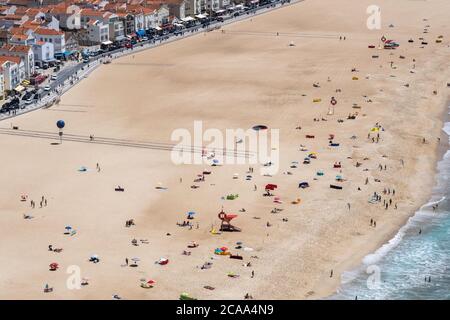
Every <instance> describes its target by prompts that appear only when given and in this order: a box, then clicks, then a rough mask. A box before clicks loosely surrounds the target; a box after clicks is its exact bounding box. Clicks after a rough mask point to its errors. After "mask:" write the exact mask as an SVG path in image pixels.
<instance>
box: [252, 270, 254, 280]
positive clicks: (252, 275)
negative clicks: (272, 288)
mask: <svg viewBox="0 0 450 320" xmlns="http://www.w3.org/2000/svg"><path fill="white" fill-rule="evenodd" d="M254 277H255V270H252V278H254Z"/></svg>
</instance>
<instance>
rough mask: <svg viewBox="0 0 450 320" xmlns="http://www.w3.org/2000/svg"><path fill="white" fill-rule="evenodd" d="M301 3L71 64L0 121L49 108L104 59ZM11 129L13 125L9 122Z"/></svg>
mask: <svg viewBox="0 0 450 320" xmlns="http://www.w3.org/2000/svg"><path fill="white" fill-rule="evenodd" d="M302 1H303V0H279V1H275V2H273V3H269V4H266V5H262V6H258V7H256V8H253V9H250V10H248V11H246V12H245V13H242V14H241V15H239V16H230V17H229V18H228V19H225V20H224V21H222V22H220V21H217V20H214V21H212V22H211V23H210V24H208V25H207V26H199V25H197V26H193V27H190V28H186V29H184V30H183V32H182V33H181V34H178V35H176V34H169V35H166V36H163V37H159V38H154V39H149V40H147V41H142V42H140V43H138V44H136V45H135V46H133V47H132V48H128V49H127V48H120V49H117V50H113V51H109V52H106V53H103V54H101V55H99V56H97V57H94V58H91V60H90V61H89V63H83V62H79V63H77V64H75V65H70V66H66V67H64V68H63V69H62V70H61V71H60V72H59V73H58V78H57V80H55V81H53V82H50V83H49V84H48V85H49V86H50V89H51V90H50V91H43V94H45V95H44V96H43V97H41V98H40V99H38V100H36V101H34V102H33V103H31V104H29V105H23V106H22V107H21V108H20V109H18V110H16V112H15V113H12V112H10V113H4V114H0V121H2V120H7V119H11V118H14V117H17V116H19V115H22V114H25V113H28V112H31V111H35V110H39V109H41V108H49V107H51V106H52V105H54V104H57V103H58V101H59V99H60V96H61V95H62V94H64V93H65V92H67V91H68V90H70V89H71V88H72V87H73V86H75V85H76V84H77V83H79V82H80V81H81V80H83V79H84V78H86V77H87V76H88V75H89V74H90V73H91V72H92V71H94V70H95V69H97V68H98V67H99V66H100V65H102V64H103V63H104V62H105V61H106V60H113V59H117V58H120V57H123V56H126V55H130V54H135V53H138V52H141V51H143V50H149V49H152V48H155V47H158V46H161V45H164V44H167V43H171V42H174V41H178V40H182V39H185V38H188V37H191V36H194V35H197V34H200V33H202V32H209V31H214V30H217V29H220V28H221V27H222V26H224V25H228V24H230V23H234V22H238V21H242V20H246V19H250V18H251V17H254V16H257V15H260V14H264V13H267V12H269V11H272V10H276V9H278V8H280V7H285V6H288V5H293V4H296V3H298V2H302ZM41 89H42V88H41ZM42 90H43V89H42ZM11 126H12V123H11Z"/></svg>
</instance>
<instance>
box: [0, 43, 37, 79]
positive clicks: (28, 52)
mask: <svg viewBox="0 0 450 320" xmlns="http://www.w3.org/2000/svg"><path fill="white" fill-rule="evenodd" d="M0 56H8V57H18V58H20V59H21V60H22V61H23V64H24V66H23V69H24V74H23V75H22V74H20V76H21V80H23V79H27V78H29V77H30V76H31V75H32V74H34V53H33V49H32V48H31V46H23V45H14V44H5V45H3V47H1V48H0ZM18 65H19V66H20V63H18Z"/></svg>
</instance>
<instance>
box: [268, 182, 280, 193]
mask: <svg viewBox="0 0 450 320" xmlns="http://www.w3.org/2000/svg"><path fill="white" fill-rule="evenodd" d="M276 188H278V186H277V185H276V184H272V183H269V184H266V188H265V189H266V190H272V191H273V190H275V189H276Z"/></svg>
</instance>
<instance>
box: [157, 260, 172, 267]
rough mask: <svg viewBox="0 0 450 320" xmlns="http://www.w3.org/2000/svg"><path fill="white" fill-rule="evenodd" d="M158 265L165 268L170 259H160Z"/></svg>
mask: <svg viewBox="0 0 450 320" xmlns="http://www.w3.org/2000/svg"><path fill="white" fill-rule="evenodd" d="M157 263H158V264H160V265H162V266H163V265H166V264H168V263H169V259H167V258H160V259H159V260H158V261H157Z"/></svg>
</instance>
